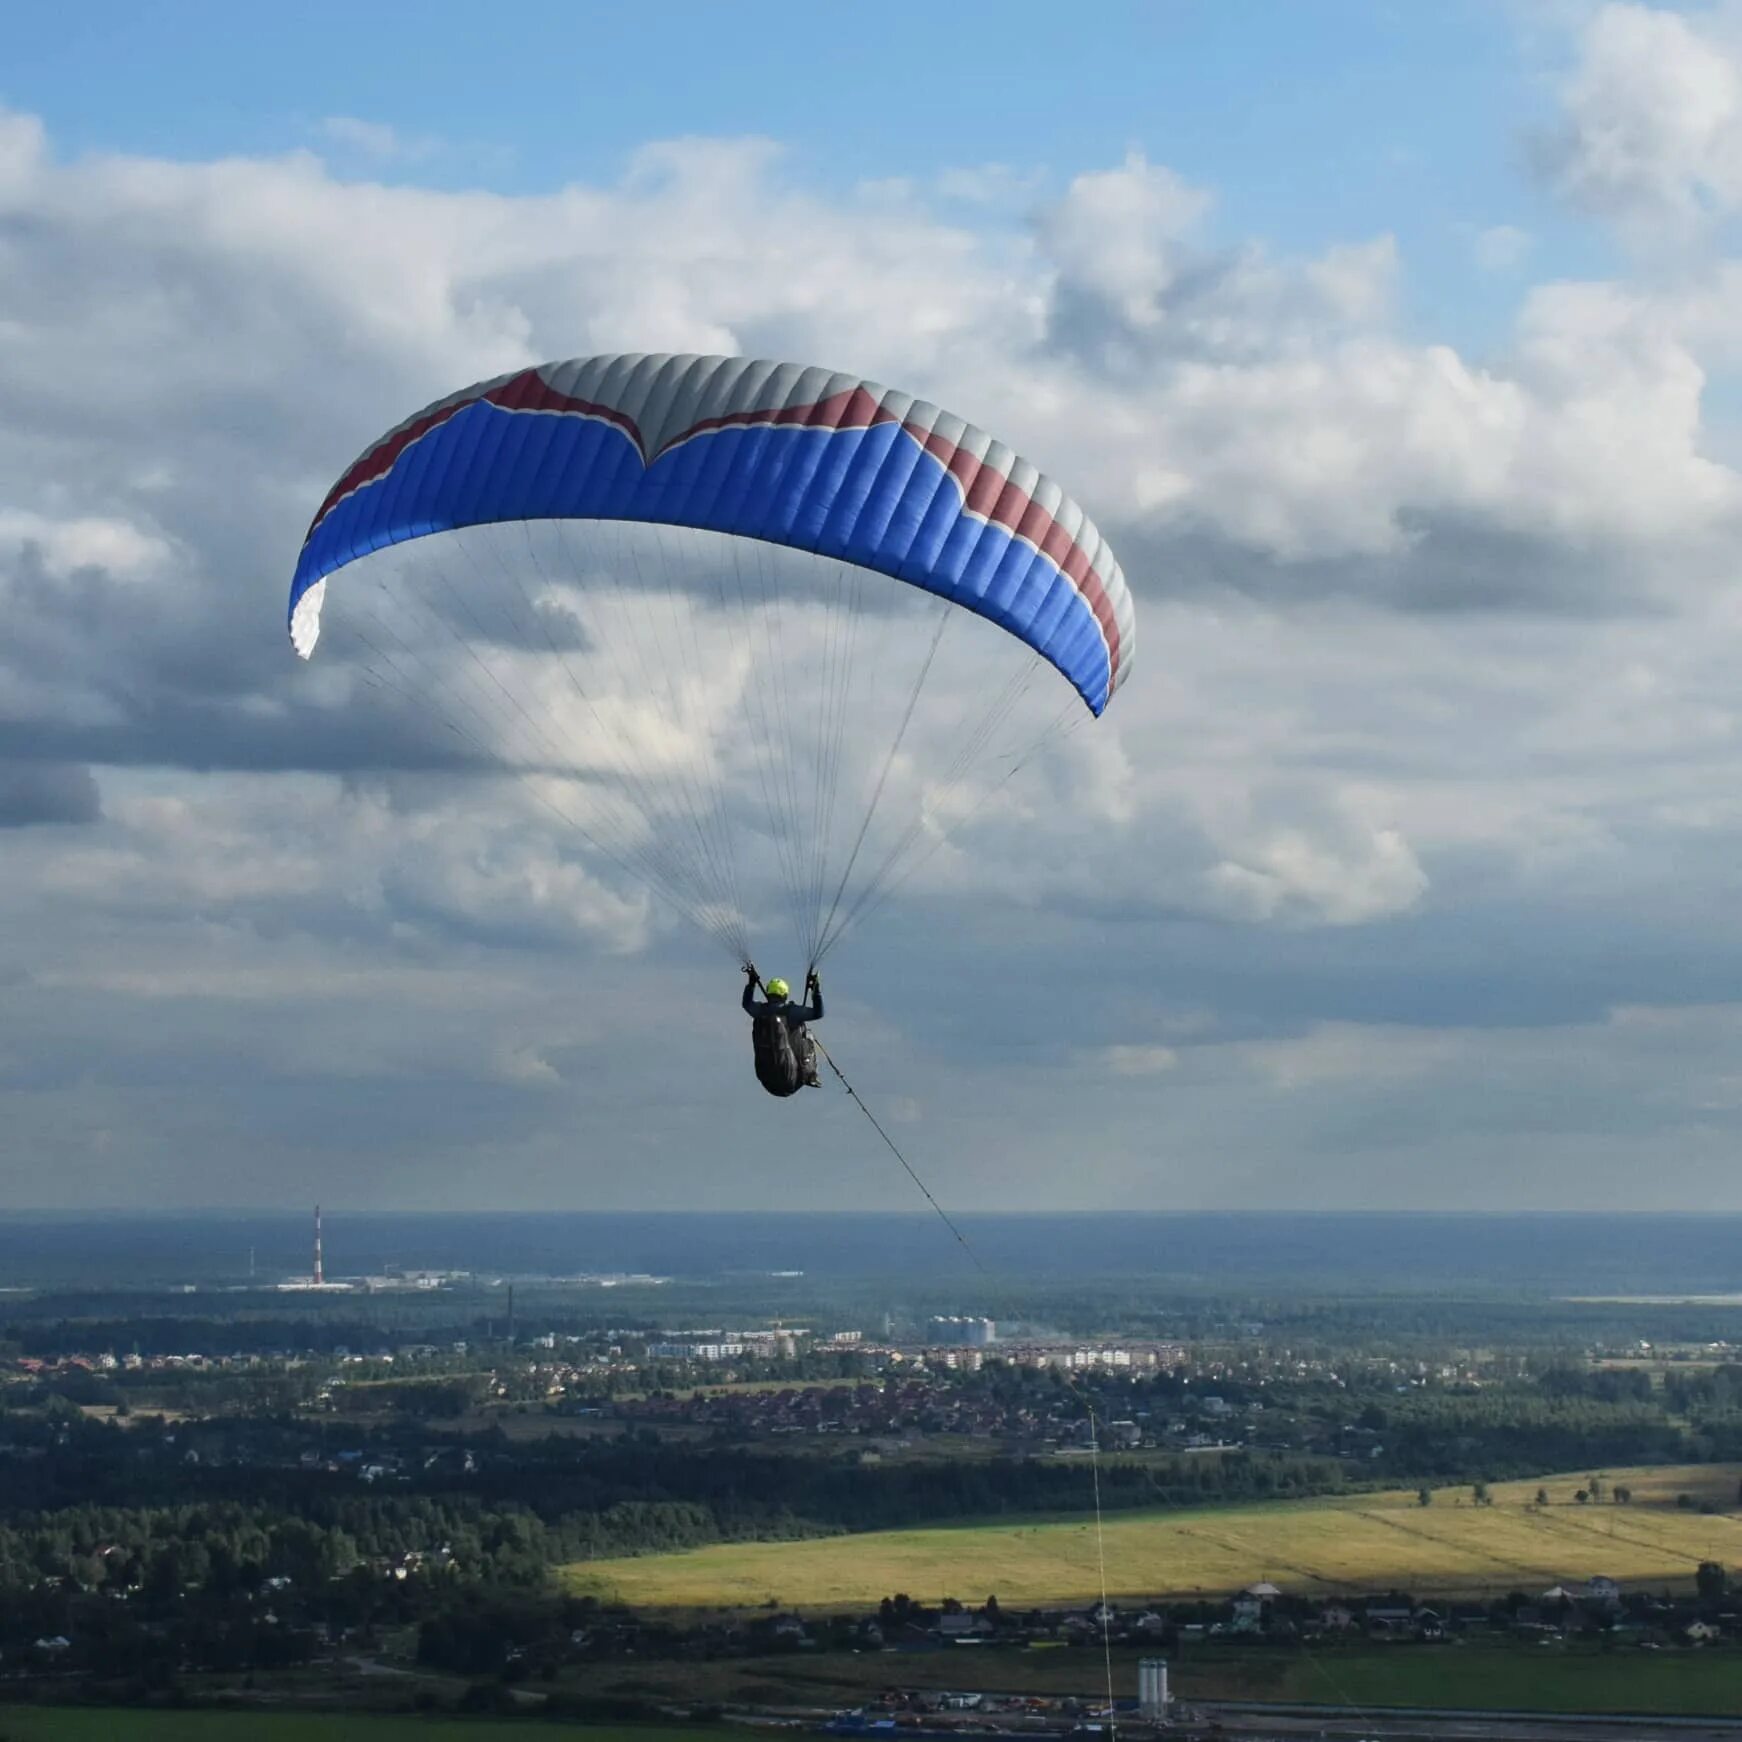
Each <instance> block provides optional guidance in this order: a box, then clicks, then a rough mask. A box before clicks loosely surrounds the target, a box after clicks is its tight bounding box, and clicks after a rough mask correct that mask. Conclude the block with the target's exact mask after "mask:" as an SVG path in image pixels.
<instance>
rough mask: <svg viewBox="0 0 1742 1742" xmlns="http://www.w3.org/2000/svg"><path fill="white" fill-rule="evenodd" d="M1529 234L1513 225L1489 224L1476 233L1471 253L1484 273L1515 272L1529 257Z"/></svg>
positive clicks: (1530, 241)
mask: <svg viewBox="0 0 1742 1742" xmlns="http://www.w3.org/2000/svg"><path fill="white" fill-rule="evenodd" d="M1531 246H1532V238H1531V235H1530V232H1529V231H1527V230H1521V229H1519V228H1518V227H1517V226H1516V225H1514V224H1491V225H1489V227H1488V228H1487V229H1485V230H1479V231H1478V232H1477V233H1476V238H1475V242H1474V244H1473V249H1472V251H1473V253H1474V254H1475V257H1476V264H1477V265H1478V266H1480V267H1481V268H1482V270H1483V271H1484V272H1515V271H1517V270H1518V268H1519V267H1521V266H1522V265H1523V264H1524V262H1525V260H1526V259H1527V258H1528V257H1529V254H1530V250H1531Z"/></svg>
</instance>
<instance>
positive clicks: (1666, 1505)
mask: <svg viewBox="0 0 1742 1742" xmlns="http://www.w3.org/2000/svg"><path fill="white" fill-rule="evenodd" d="M1739 1476H1742V1466H1737V1465H1722V1464H1701V1465H1691V1466H1685V1467H1679V1468H1671V1469H1651V1470H1616V1471H1612V1472H1609V1473H1608V1474H1607V1476H1606V1477H1605V1480H1606V1481H1609V1482H1620V1483H1622V1484H1624V1485H1627V1486H1630V1487H1631V1488H1632V1490H1633V1495H1634V1498H1633V1501H1632V1503H1631V1504H1630V1505H1628V1506H1616V1505H1613V1504H1609V1503H1604V1504H1593V1505H1583V1506H1581V1505H1579V1504H1578V1503H1577V1501H1576V1500H1575V1499H1574V1497H1573V1496H1574V1491H1575V1490H1576V1489H1577V1488H1578V1487H1580V1486H1581V1485H1582V1484H1583V1482H1584V1477H1583V1476H1582V1475H1580V1476H1576V1477H1575V1476H1552V1477H1545V1478H1542V1479H1541V1480H1540V1481H1537V1480H1532V1481H1529V1482H1514V1483H1502V1484H1498V1485H1496V1486H1495V1488H1494V1490H1493V1497H1494V1504H1493V1505H1492V1506H1485V1507H1478V1506H1475V1505H1473V1504H1471V1503H1470V1499H1469V1489H1468V1488H1448V1489H1444V1490H1441V1491H1440V1492H1438V1493H1437V1494H1436V1495H1435V1496H1434V1503H1433V1504H1432V1505H1431V1506H1426V1507H1424V1506H1421V1505H1419V1504H1417V1500H1416V1496H1415V1495H1414V1493H1413V1492H1411V1493H1404V1492H1394V1493H1383V1494H1369V1495H1362V1496H1359V1497H1355V1498H1347V1499H1336V1500H1316V1501H1297V1502H1283V1503H1277V1504H1272V1505H1256V1506H1230V1507H1216V1508H1203V1509H1199V1510H1193V1511H1185V1510H1172V1511H1157V1512H1143V1513H1121V1514H1116V1515H1114V1516H1111V1517H1109V1518H1108V1519H1107V1521H1106V1525H1105V1530H1104V1537H1105V1552H1106V1564H1107V1587H1108V1591H1109V1593H1110V1594H1112V1595H1115V1596H1117V1597H1119V1598H1124V1599H1126V1600H1130V1599H1134V1598H1163V1597H1166V1598H1176V1599H1177V1598H1184V1597H1197V1596H1219V1595H1223V1594H1226V1593H1228V1592H1231V1591H1237V1590H1239V1589H1240V1588H1241V1587H1242V1586H1244V1585H1247V1584H1250V1583H1252V1582H1253V1581H1254V1580H1257V1579H1269V1580H1271V1581H1273V1582H1274V1583H1275V1584H1277V1585H1280V1586H1281V1587H1282V1588H1283V1590H1285V1591H1288V1592H1290V1593H1298V1594H1301V1595H1306V1596H1331V1595H1338V1594H1343V1593H1348V1592H1360V1591H1370V1590H1385V1589H1390V1588H1399V1589H1408V1590H1411V1591H1414V1592H1415V1593H1417V1594H1418V1595H1423V1596H1426V1595H1441V1596H1450V1595H1460V1594H1470V1595H1478V1594H1488V1593H1504V1592H1507V1591H1512V1590H1524V1591H1536V1590H1542V1589H1544V1588H1546V1587H1548V1586H1550V1585H1554V1584H1559V1583H1573V1582H1583V1581H1584V1580H1585V1579H1588V1578H1590V1577H1592V1576H1593V1575H1594V1574H1598V1573H1603V1574H1607V1575H1608V1576H1609V1577H1610V1578H1613V1579H1618V1580H1620V1581H1622V1582H1623V1583H1625V1584H1633V1585H1649V1586H1652V1587H1654V1588H1656V1587H1662V1586H1670V1587H1678V1588H1685V1587H1686V1586H1688V1585H1689V1584H1691V1583H1692V1580H1693V1576H1694V1572H1695V1570H1696V1568H1697V1567H1698V1565H1699V1563H1700V1562H1701V1561H1703V1560H1716V1561H1720V1562H1722V1563H1723V1564H1725V1565H1726V1566H1735V1565H1737V1564H1739V1563H1742V1517H1738V1516H1737V1515H1735V1514H1734V1513H1733V1512H1724V1513H1718V1514H1715V1515H1702V1514H1701V1513H1699V1512H1698V1511H1693V1510H1684V1509H1682V1508H1680V1507H1678V1506H1677V1504H1676V1498H1677V1496H1678V1495H1682V1494H1687V1495H1691V1496H1692V1497H1693V1498H1694V1499H1696V1500H1704V1501H1707V1502H1709V1503H1710V1504H1712V1505H1714V1506H1724V1507H1731V1506H1733V1505H1734V1502H1735V1499H1736V1494H1737V1482H1738V1478H1739ZM1539 1487H1541V1488H1546V1489H1547V1490H1548V1493H1549V1499H1550V1504H1549V1505H1548V1506H1546V1507H1540V1508H1539V1507H1537V1506H1535V1505H1534V1504H1533V1501H1534V1498H1535V1495H1536V1492H1537V1490H1538V1488H1539ZM565 1578H566V1580H567V1582H568V1584H569V1587H570V1588H571V1589H572V1590H575V1591H577V1592H580V1593H583V1594H591V1595H596V1596H600V1597H607V1598H613V1599H616V1600H619V1601H622V1602H626V1603H629V1604H632V1605H634V1606H635V1607H638V1608H653V1609H743V1608H755V1607H759V1606H762V1605H765V1604H768V1603H771V1602H772V1603H778V1604H784V1605H789V1606H792V1607H796V1608H803V1609H827V1608H845V1607H856V1606H863V1605H865V1604H873V1603H875V1602H877V1600H878V1599H879V1598H881V1597H885V1596H889V1595H891V1594H893V1593H894V1592H897V1591H905V1592H906V1593H907V1594H908V1595H910V1596H912V1597H915V1598H919V1599H922V1600H925V1601H928V1602H935V1601H937V1600H938V1599H939V1598H942V1597H946V1596H951V1597H958V1598H960V1599H961V1600H962V1601H964V1602H968V1601H981V1600H984V1598H985V1597H987V1596H988V1595H996V1596H997V1598H998V1600H999V1601H1000V1602H1001V1603H1003V1604H1005V1605H1006V1606H1009V1605H1012V1604H1035V1603H1045V1602H1049V1601H1050V1602H1088V1601H1091V1600H1092V1599H1093V1598H1094V1596H1095V1595H1096V1594H1097V1593H1098V1592H1099V1590H1100V1575H1099V1571H1098V1567H1097V1558H1096V1550H1095V1532H1094V1527H1093V1524H1092V1522H1091V1521H1089V1520H1087V1519H1085V1518H1082V1517H1071V1518H1063V1519H1033V1518H1030V1519H1025V1520H1023V1521H1022V1522H1021V1523H1011V1522H1009V1521H1007V1520H1000V1521H997V1522H987V1523H971V1524H962V1525H953V1526H948V1527H939V1528H932V1529H925V1530H894V1531H879V1532H875V1533H872V1534H868V1535H864V1536H856V1537H833V1538H824V1539H822V1540H817V1541H809V1542H785V1543H730V1544H721V1545H717V1546H715V1547H711V1548H702V1549H693V1550H689V1551H687V1552H684V1553H681V1554H669V1555H648V1556H644V1557H641V1558H638V1559H626V1560H610V1561H588V1562H582V1563H580V1564H578V1565H574V1566H571V1567H568V1568H566V1569H565Z"/></svg>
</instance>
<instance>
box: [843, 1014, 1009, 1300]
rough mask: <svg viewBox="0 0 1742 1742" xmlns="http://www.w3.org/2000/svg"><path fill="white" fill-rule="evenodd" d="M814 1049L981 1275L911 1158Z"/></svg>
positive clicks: (975, 1255)
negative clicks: (901, 1149) (904, 1153)
mask: <svg viewBox="0 0 1742 1742" xmlns="http://www.w3.org/2000/svg"><path fill="white" fill-rule="evenodd" d="M812 1039H813V1040H815V1036H814V1035H813V1036H812ZM816 1049H817V1051H818V1052H820V1053H821V1054H822V1055H823V1058H824V1059H825V1060H826V1061H827V1063H828V1067H829V1069H830V1070H831V1071H833V1072H834V1073H835V1075H836V1077H837V1078H839V1079H840V1084H841V1087H842V1088H843V1089H845V1090H846V1091H847V1098H848V1099H849V1100H850V1101H852V1102H853V1104H854V1105H855V1106H856V1107H857V1108H858V1109H859V1111H860V1112H861V1113H863V1114H864V1115H865V1117H866V1118H867V1119H869V1120H870V1121H871V1129H872V1130H873V1131H875V1132H876V1133H877V1135H878V1136H879V1137H881V1138H882V1139H883V1142H884V1145H885V1147H886V1148H887V1149H888V1151H889V1153H890V1154H891V1155H893V1156H894V1157H895V1159H896V1160H897V1161H899V1162H900V1163H901V1165H902V1166H903V1167H904V1168H905V1169H906V1170H907V1177H908V1178H909V1179H910V1180H912V1181H913V1183H914V1184H915V1185H916V1186H918V1187H919V1189H920V1190H921V1191H922V1192H923V1193H924V1194H925V1201H926V1202H927V1203H928V1204H930V1205H931V1207H932V1208H933V1209H934V1210H936V1211H937V1213H938V1220H939V1221H940V1222H942V1223H943V1225H944V1226H945V1227H946V1228H948V1229H949V1231H950V1232H951V1234H953V1235H954V1236H955V1240H956V1244H957V1245H958V1246H960V1247H961V1249H962V1250H963V1251H964V1252H965V1253H967V1255H968V1261H969V1263H971V1264H972V1265H973V1266H974V1268H975V1269H976V1270H978V1271H980V1272H981V1273H982V1274H985V1273H986V1266H985V1265H984V1264H982V1263H981V1262H980V1255H979V1253H977V1252H976V1251H975V1250H974V1248H973V1247H972V1246H970V1245H969V1244H968V1237H967V1236H966V1235H965V1234H964V1233H963V1232H962V1230H961V1229H960V1228H958V1227H957V1226H956V1224H955V1223H954V1222H952V1221H951V1220H950V1215H949V1212H948V1211H947V1210H946V1209H945V1208H944V1207H943V1205H942V1204H940V1203H939V1202H938V1201H937V1199H936V1198H934V1197H933V1196H932V1194H931V1187H930V1186H928V1185H927V1184H926V1183H925V1181H924V1180H922V1179H921V1178H920V1177H919V1175H918V1174H917V1173H916V1172H915V1171H914V1167H913V1163H912V1162H911V1161H909V1160H908V1159H907V1157H906V1156H905V1155H903V1154H902V1153H901V1151H900V1149H898V1148H897V1147H896V1143H895V1139H894V1138H893V1137H891V1136H890V1135H889V1133H888V1132H887V1131H885V1130H884V1129H883V1126H882V1125H881V1123H879V1121H878V1118H877V1115H876V1114H875V1113H873V1112H872V1111H871V1109H870V1108H869V1107H867V1106H866V1105H865V1103H864V1101H863V1100H862V1099H861V1097H860V1095H859V1091H858V1090H857V1089H855V1088H854V1087H853V1085H852V1084H851V1083H849V1082H848V1081H847V1078H846V1075H845V1073H844V1072H843V1071H842V1069H841V1067H840V1066H839V1065H838V1064H836V1063H835V1061H834V1059H833V1058H832V1057H831V1056H830V1054H829V1050H828V1048H827V1047H825V1046H824V1045H823V1043H822V1042H821V1041H820V1040H818V1041H816Z"/></svg>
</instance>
